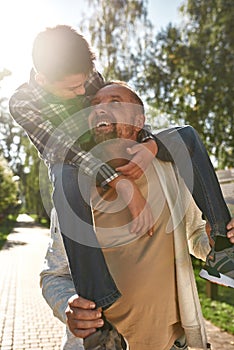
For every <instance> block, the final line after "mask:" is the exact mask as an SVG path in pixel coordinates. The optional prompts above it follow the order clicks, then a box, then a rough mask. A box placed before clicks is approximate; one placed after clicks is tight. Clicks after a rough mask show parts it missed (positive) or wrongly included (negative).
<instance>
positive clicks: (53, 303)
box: [40, 209, 76, 323]
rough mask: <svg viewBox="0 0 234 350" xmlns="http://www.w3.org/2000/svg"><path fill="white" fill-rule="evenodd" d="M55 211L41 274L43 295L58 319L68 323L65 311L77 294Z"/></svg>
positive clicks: (52, 216)
mask: <svg viewBox="0 0 234 350" xmlns="http://www.w3.org/2000/svg"><path fill="white" fill-rule="evenodd" d="M58 227H59V226H58V220H57V215H56V212H55V209H53V210H52V214H51V229H50V231H51V240H50V244H49V247H48V250H47V253H46V257H45V261H44V267H43V270H42V271H41V274H40V285H41V288H42V294H43V296H44V298H45V300H46V301H47V303H48V304H49V306H50V307H51V309H52V310H53V313H54V315H55V316H56V317H58V318H59V319H60V321H62V322H63V323H66V314H65V310H66V308H67V305H68V300H69V299H70V298H71V297H72V296H73V295H74V294H76V291H75V287H74V284H73V281H72V278H71V274H70V270H69V267H68V262H67V257H66V253H65V249H64V246H63V242H62V236H61V234H60V232H59V230H58Z"/></svg>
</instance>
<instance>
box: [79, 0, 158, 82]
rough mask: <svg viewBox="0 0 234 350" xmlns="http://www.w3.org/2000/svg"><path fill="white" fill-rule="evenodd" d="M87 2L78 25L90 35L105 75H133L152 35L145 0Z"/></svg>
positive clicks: (111, 77) (125, 76)
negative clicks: (83, 16)
mask: <svg viewBox="0 0 234 350" xmlns="http://www.w3.org/2000/svg"><path fill="white" fill-rule="evenodd" d="M87 4H88V6H89V15H88V17H86V19H85V20H84V19H82V23H81V24H80V27H81V30H82V32H84V33H87V34H88V33H89V34H90V36H91V43H92V45H93V47H94V48H95V49H96V51H97V54H98V58H99V61H100V63H101V65H102V67H103V75H104V77H105V79H106V80H110V79H120V80H124V81H130V80H131V79H133V78H135V77H136V75H137V71H138V70H139V69H140V66H141V58H142V55H143V52H144V50H145V47H146V45H147V43H148V40H149V37H150V36H151V30H152V25H151V23H150V21H149V20H148V17H147V5H148V1H147V0H145V1H139V0H131V1H127V0H115V1H111V0H94V1H93V0H92V1H91V0H87Z"/></svg>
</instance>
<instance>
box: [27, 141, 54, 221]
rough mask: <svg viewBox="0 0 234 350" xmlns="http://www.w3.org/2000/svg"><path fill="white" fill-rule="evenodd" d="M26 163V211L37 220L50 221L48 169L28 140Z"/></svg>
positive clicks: (50, 205)
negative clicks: (44, 219)
mask: <svg viewBox="0 0 234 350" xmlns="http://www.w3.org/2000/svg"><path fill="white" fill-rule="evenodd" d="M23 144H24V152H25V161H24V172H23V173H22V174H21V192H22V195H23V198H24V209H25V211H26V212H27V213H29V214H35V215H36V220H37V221H39V222H40V221H41V220H42V219H43V218H46V219H48V215H49V212H50V210H51V207H52V204H51V185H50V181H49V178H48V169H47V167H46V166H45V165H44V163H43V162H42V160H41V159H40V158H39V156H38V152H37V150H36V149H35V147H34V146H33V145H32V144H31V143H30V142H29V140H28V139H24V140H23Z"/></svg>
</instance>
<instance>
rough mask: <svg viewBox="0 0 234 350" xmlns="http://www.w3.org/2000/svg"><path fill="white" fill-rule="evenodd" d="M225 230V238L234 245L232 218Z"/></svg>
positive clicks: (233, 222)
mask: <svg viewBox="0 0 234 350" xmlns="http://www.w3.org/2000/svg"><path fill="white" fill-rule="evenodd" d="M227 230H228V232H227V237H228V238H229V240H230V242H231V243H233V244H234V218H232V219H231V221H230V222H229V223H228V224H227Z"/></svg>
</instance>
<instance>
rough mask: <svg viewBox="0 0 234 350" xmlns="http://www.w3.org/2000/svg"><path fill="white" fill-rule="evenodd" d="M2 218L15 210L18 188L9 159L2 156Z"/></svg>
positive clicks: (0, 165) (0, 188)
mask: <svg viewBox="0 0 234 350" xmlns="http://www.w3.org/2000/svg"><path fill="white" fill-rule="evenodd" d="M0 184H1V186H0V219H2V218H4V217H5V215H7V214H9V213H11V212H13V211H14V209H15V208H16V206H17V203H18V200H17V196H18V188H17V183H16V182H15V181H14V178H13V173H12V171H11V169H10V167H9V166H8V164H7V161H6V160H5V159H4V158H3V157H0Z"/></svg>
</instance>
